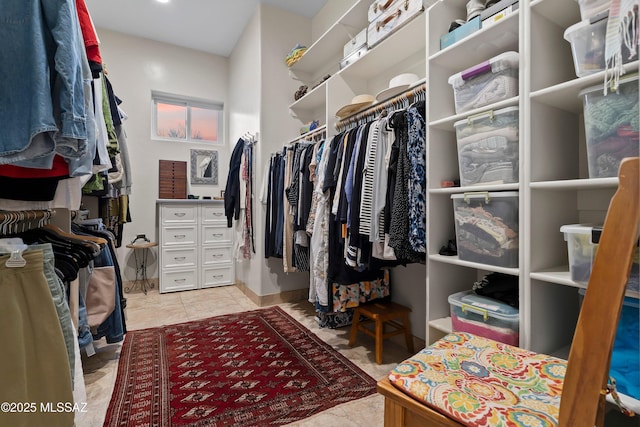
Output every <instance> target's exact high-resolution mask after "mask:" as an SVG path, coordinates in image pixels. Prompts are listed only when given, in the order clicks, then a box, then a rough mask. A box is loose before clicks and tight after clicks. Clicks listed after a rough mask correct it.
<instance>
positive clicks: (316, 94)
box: [289, 80, 327, 113]
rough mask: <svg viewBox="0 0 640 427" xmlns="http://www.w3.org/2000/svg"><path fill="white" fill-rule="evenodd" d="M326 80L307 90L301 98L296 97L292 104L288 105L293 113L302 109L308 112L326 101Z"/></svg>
mask: <svg viewBox="0 0 640 427" xmlns="http://www.w3.org/2000/svg"><path fill="white" fill-rule="evenodd" d="M326 88H327V82H326V80H325V81H324V82H322V83H320V84H319V85H318V86H316V87H314V88H313V89H312V90H310V91H309V92H307V93H306V94H305V95H304V96H303V97H302V98H300V99H298V100H297V101H296V102H294V103H293V104H291V105H289V110H291V111H293V112H294V113H297V112H300V111H303V112H309V111H312V110H316V109H318V108H320V107H322V106H323V105H325V103H326V99H327V96H326Z"/></svg>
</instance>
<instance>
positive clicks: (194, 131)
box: [191, 107, 219, 142]
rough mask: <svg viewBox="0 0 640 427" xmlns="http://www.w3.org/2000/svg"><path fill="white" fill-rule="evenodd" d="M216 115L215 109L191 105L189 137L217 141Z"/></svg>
mask: <svg viewBox="0 0 640 427" xmlns="http://www.w3.org/2000/svg"><path fill="white" fill-rule="evenodd" d="M218 115H219V112H218V111H216V110H211V109H207V108H199V107H191V139H193V140H196V141H197V140H203V141H214V142H215V141H218Z"/></svg>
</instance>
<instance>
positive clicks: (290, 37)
mask: <svg viewBox="0 0 640 427" xmlns="http://www.w3.org/2000/svg"><path fill="white" fill-rule="evenodd" d="M261 15H262V17H261V18H262V19H261V20H262V27H261V28H262V31H261V34H260V50H261V53H262V54H261V57H262V62H261V72H262V82H263V87H262V95H263V97H262V108H261V111H262V113H261V116H260V121H261V128H262V135H263V136H262V140H263V142H262V145H261V146H260V150H261V158H262V159H263V161H262V162H261V163H260V165H259V166H260V168H261V169H260V170H261V171H262V167H263V165H264V162H265V161H266V160H267V159H269V157H270V155H271V153H274V152H276V151H282V148H283V147H284V146H285V145H286V143H287V142H288V141H290V140H291V139H293V138H295V137H296V135H299V133H300V124H299V123H297V122H296V121H295V120H292V118H291V116H290V115H289V105H291V103H293V102H294V101H295V99H294V97H293V96H294V94H295V92H296V90H298V88H299V87H300V84H301V83H300V82H299V81H297V80H293V79H292V78H291V77H290V76H289V71H288V68H287V65H286V64H285V62H284V58H285V57H286V56H287V54H288V53H289V51H290V50H291V48H292V47H293V46H295V44H296V43H298V42H303V43H306V42H308V40H309V37H310V33H309V27H310V20H309V19H307V18H304V17H302V16H298V15H295V14H292V13H290V12H288V11H284V10H281V9H277V8H275V7H272V6H269V5H266V4H263V5H262V6H261ZM262 212H263V213H262V215H261V217H262V218H261V219H262V223H264V217H265V215H264V210H263V211H262ZM261 231H262V230H261ZM261 235H263V236H264V231H262V233H261ZM308 286H309V273H284V272H283V268H282V260H281V259H275V258H272V259H269V260H268V261H267V262H266V266H265V268H264V269H263V273H262V292H263V295H269V294H274V293H279V292H284V291H290V290H295V289H303V288H306V287H308Z"/></svg>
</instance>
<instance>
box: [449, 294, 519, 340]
mask: <svg viewBox="0 0 640 427" xmlns="http://www.w3.org/2000/svg"><path fill="white" fill-rule="evenodd" d="M448 300H449V305H450V308H451V323H452V327H453V331H454V332H469V333H471V334H474V335H479V336H481V337H485V338H489V339H492V340H494V341H500V342H503V343H505V344H509V345H515V346H517V345H519V344H520V329H519V325H520V317H519V316H520V315H519V310H518V309H517V308H515V307H511V306H510V305H508V304H505V303H504V302H502V301H498V300H496V299H493V298H488V297H485V296H481V295H477V294H476V293H475V292H474V291H462V292H458V293H455V294H453V295H449V298H448Z"/></svg>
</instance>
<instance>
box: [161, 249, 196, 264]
mask: <svg viewBox="0 0 640 427" xmlns="http://www.w3.org/2000/svg"><path fill="white" fill-rule="evenodd" d="M197 261H198V256H197V254H196V248H195V247H193V248H171V249H163V250H162V267H163V268H179V267H183V268H184V267H195V266H196V264H197Z"/></svg>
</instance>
